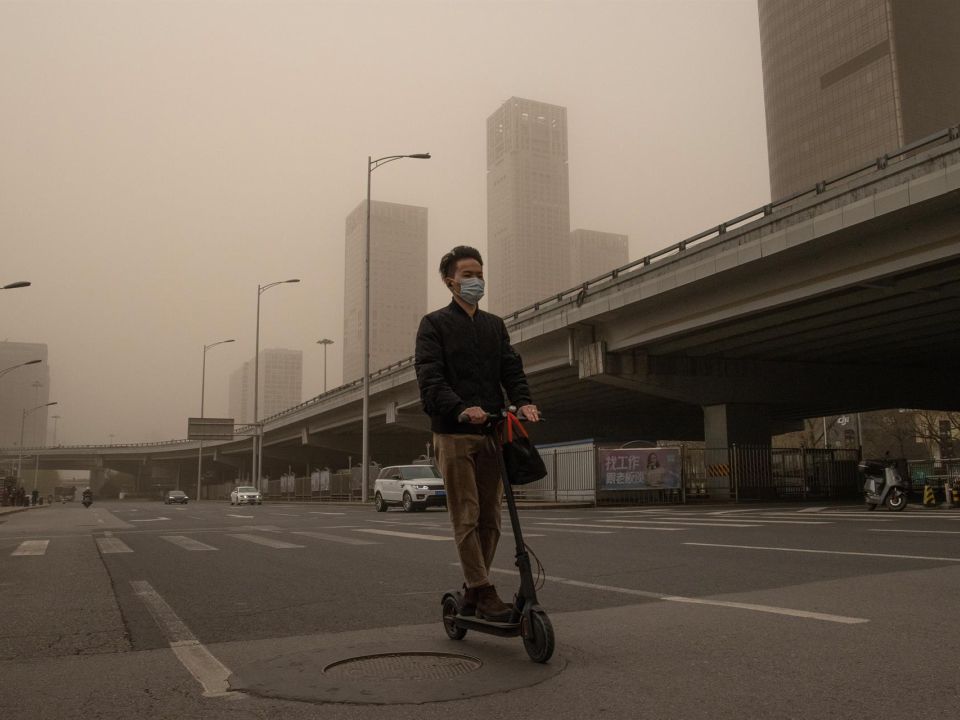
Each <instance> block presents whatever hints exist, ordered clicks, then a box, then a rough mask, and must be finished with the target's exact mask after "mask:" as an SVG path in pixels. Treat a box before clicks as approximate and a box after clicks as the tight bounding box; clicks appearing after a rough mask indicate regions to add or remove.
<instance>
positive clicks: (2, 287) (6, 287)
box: [0, 280, 30, 290]
mask: <svg viewBox="0 0 960 720" xmlns="http://www.w3.org/2000/svg"><path fill="white" fill-rule="evenodd" d="M25 287H30V283H29V282H27V281H26V280H18V281H17V282H12V283H7V284H6V285H0V290H16V289H17V288H25Z"/></svg>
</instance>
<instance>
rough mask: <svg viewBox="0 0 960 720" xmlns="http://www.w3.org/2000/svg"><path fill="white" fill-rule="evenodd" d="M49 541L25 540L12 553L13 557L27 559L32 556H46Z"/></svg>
mask: <svg viewBox="0 0 960 720" xmlns="http://www.w3.org/2000/svg"><path fill="white" fill-rule="evenodd" d="M49 544H50V541H49V540H25V541H24V542H22V543H20V545H19V546H18V547H17V549H16V550H14V551H13V552H12V553H10V556H11V557H26V556H31V555H46V554H47V545H49Z"/></svg>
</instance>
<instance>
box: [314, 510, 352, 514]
mask: <svg viewBox="0 0 960 720" xmlns="http://www.w3.org/2000/svg"><path fill="white" fill-rule="evenodd" d="M307 514H308V515H346V513H341V512H322V511H320V510H310V511H308V512H307Z"/></svg>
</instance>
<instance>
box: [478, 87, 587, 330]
mask: <svg viewBox="0 0 960 720" xmlns="http://www.w3.org/2000/svg"><path fill="white" fill-rule="evenodd" d="M569 243H570V183H569V178H568V174H567V109H566V108H564V107H560V106H559V105H549V104H547V103H543V102H537V101H536V100H524V99H523V98H517V97H512V98H510V99H509V100H507V101H506V102H505V103H504V104H503V105H502V106H501V107H500V108H498V109H497V110H496V112H494V113H493V114H492V115H491V116H490V117H489V118H487V257H486V258H485V260H486V262H487V266H488V267H487V273H486V275H487V276H488V285H489V287H490V292H489V296H488V297H489V306H488V307H489V309H490V311H491V312H493V313H496V314H498V315H503V314H506V313H510V312H513V311H514V310H519V309H520V308H522V307H525V306H527V305H531V304H533V303H534V302H536V301H538V300H543V299H544V298H545V297H547V296H549V295H551V294H553V293H556V292H558V291H559V290H562V289H564V287H565V286H566V285H567V281H568V278H569V274H570V268H569V256H570V252H569Z"/></svg>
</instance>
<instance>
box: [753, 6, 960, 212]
mask: <svg viewBox="0 0 960 720" xmlns="http://www.w3.org/2000/svg"><path fill="white" fill-rule="evenodd" d="M759 16H760V49H761V54H762V59H763V95H764V103H765V105H766V113H767V149H768V156H769V163H770V191H771V195H772V197H773V199H774V200H776V199H779V198H782V197H785V196H787V195H790V194H792V193H794V192H797V191H801V190H806V189H810V188H812V187H813V186H814V185H815V184H816V183H817V182H819V181H821V180H827V179H829V178H831V177H837V176H840V175H843V174H844V173H846V172H848V171H850V170H852V169H855V168H856V167H858V166H861V165H864V164H866V163H869V162H870V161H871V160H874V159H875V158H877V157H879V156H882V155H883V154H885V153H888V152H890V151H892V150H895V149H897V148H898V147H901V146H903V145H906V144H909V143H911V142H913V141H915V140H918V139H921V138H923V137H926V136H927V135H929V134H931V133H934V132H936V131H938V130H942V129H944V128H946V127H949V126H950V125H955V124H957V123H960V91H958V89H957V88H958V82H960V81H958V79H957V69H958V68H960V40H958V38H960V2H957V0H924V1H923V2H918V1H917V0H832V1H828V0H812V1H808V2H788V1H787V0H759Z"/></svg>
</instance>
